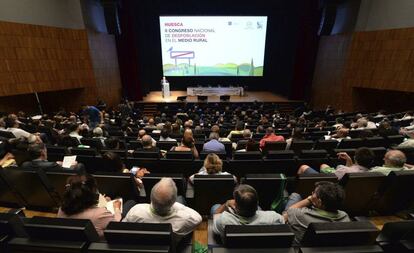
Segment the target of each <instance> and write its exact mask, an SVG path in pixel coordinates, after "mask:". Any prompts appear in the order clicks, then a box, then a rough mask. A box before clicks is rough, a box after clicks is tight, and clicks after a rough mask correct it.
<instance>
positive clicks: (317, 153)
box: [298, 149, 328, 159]
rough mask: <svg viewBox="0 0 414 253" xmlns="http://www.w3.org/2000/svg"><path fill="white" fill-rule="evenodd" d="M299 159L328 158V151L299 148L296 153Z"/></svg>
mask: <svg viewBox="0 0 414 253" xmlns="http://www.w3.org/2000/svg"><path fill="white" fill-rule="evenodd" d="M298 155H299V159H317V158H321V159H325V158H328V152H327V151H326V150H324V149H314V150H301V151H299V153H298Z"/></svg>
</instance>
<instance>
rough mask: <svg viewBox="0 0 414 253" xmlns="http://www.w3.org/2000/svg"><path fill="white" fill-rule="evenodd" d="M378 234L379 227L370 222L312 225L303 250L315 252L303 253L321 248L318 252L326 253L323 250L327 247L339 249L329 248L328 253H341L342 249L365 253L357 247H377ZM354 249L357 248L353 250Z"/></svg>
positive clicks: (306, 235) (303, 244)
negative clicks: (307, 249) (310, 248)
mask: <svg viewBox="0 0 414 253" xmlns="http://www.w3.org/2000/svg"><path fill="white" fill-rule="evenodd" d="M378 234H379V230H378V229H377V227H376V226H375V225H374V224H373V223H371V222H369V221H351V222H323V223H311V224H309V226H308V228H307V229H306V231H305V234H304V236H303V239H302V241H301V249H302V252H315V251H303V248H305V247H319V248H318V249H319V251H317V252H325V251H324V250H323V249H324V248H325V247H337V248H336V251H332V250H333V248H327V249H328V250H329V251H328V252H340V251H341V249H348V250H349V252H364V251H358V247H356V246H362V245H368V246H369V245H371V246H375V240H376V238H377V236H378ZM347 246H348V247H347ZM352 247H356V248H354V249H353V250H352ZM350 249H351V250H350ZM379 249H380V248H379ZM368 252H371V251H368ZM375 252H377V251H375ZM380 252H381V251H380Z"/></svg>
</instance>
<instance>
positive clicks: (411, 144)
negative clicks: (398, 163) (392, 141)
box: [397, 131, 414, 148]
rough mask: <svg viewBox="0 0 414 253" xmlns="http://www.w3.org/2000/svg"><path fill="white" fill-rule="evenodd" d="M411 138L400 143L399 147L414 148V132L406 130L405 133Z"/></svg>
mask: <svg viewBox="0 0 414 253" xmlns="http://www.w3.org/2000/svg"><path fill="white" fill-rule="evenodd" d="M405 134H406V135H407V136H408V137H409V139H406V140H405V141H403V142H401V143H400V144H398V146H397V147H398V148H414V132H413V131H411V132H406V133H405Z"/></svg>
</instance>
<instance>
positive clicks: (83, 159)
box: [76, 155, 106, 173]
mask: <svg viewBox="0 0 414 253" xmlns="http://www.w3.org/2000/svg"><path fill="white" fill-rule="evenodd" d="M76 161H77V162H79V163H82V164H83V165H85V170H86V171H87V172H88V173H95V172H96V171H105V168H106V163H105V161H104V160H103V159H102V157H96V156H86V155H77V156H76Z"/></svg>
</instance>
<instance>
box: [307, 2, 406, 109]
mask: <svg viewBox="0 0 414 253" xmlns="http://www.w3.org/2000/svg"><path fill="white" fill-rule="evenodd" d="M374 2H375V3H374ZM407 10H410V13H412V12H413V11H414V3H413V1H409V0H396V1H388V0H378V1H369V0H362V1H361V6H360V12H359V15H358V22H357V28H356V29H357V30H358V31H357V32H353V33H349V34H341V35H333V36H323V37H321V43H320V44H319V52H318V58H317V63H316V69H315V75H314V79H313V87H312V99H311V103H312V104H313V105H314V106H315V107H316V108H324V107H325V106H326V105H327V104H332V105H333V106H334V107H335V108H337V109H343V110H346V111H351V110H368V111H372V110H378V109H385V110H388V111H390V112H392V111H399V110H409V109H412V105H413V103H412V102H411V101H413V100H414V71H413V69H414V18H413V16H412V15H408V14H407Z"/></svg>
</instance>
